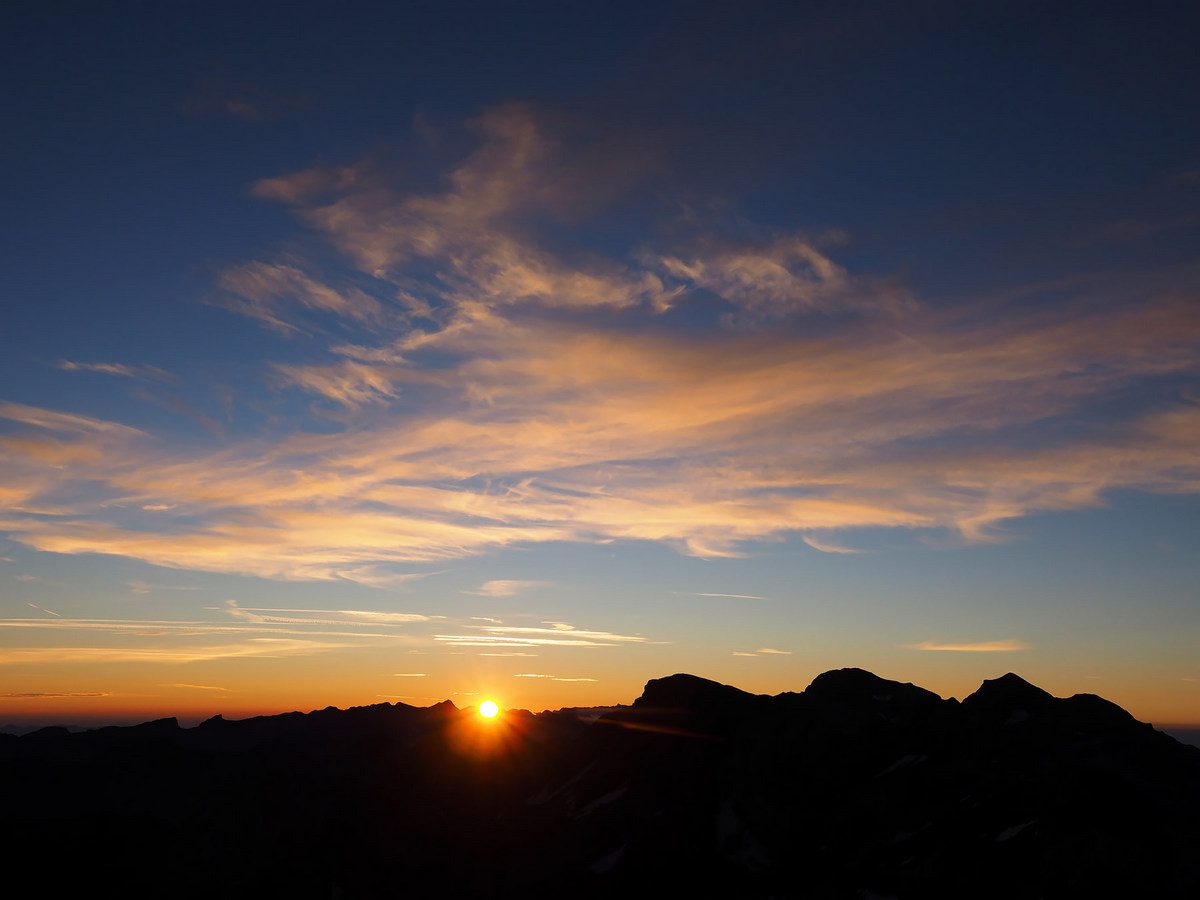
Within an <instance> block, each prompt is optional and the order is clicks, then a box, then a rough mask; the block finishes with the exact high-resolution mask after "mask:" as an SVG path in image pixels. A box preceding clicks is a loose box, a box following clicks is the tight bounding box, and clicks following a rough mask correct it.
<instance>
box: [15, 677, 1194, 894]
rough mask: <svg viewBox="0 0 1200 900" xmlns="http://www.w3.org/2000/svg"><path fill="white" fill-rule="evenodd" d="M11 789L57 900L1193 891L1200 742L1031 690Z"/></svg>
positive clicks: (382, 725) (49, 738)
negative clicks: (66, 897)
mask: <svg viewBox="0 0 1200 900" xmlns="http://www.w3.org/2000/svg"><path fill="white" fill-rule="evenodd" d="M0 784H2V785H3V787H4V797H5V800H6V803H5V815H4V816H3V826H2V837H3V840H4V846H5V847H6V848H7V849H8V852H9V858H10V859H12V860H14V861H23V860H33V859H43V858H46V856H47V854H50V855H51V856H52V857H54V858H57V859H61V860H62V861H63V864H62V865H60V866H54V867H51V868H46V869H44V870H39V872H38V878H39V881H40V882H41V883H42V884H43V885H44V889H45V890H49V891H50V892H51V893H52V894H55V895H58V894H66V893H72V894H78V895H80V896H88V895H91V894H96V893H100V892H101V891H103V892H105V893H108V892H110V891H112V890H118V891H120V892H121V893H124V894H126V895H128V896H159V895H171V896H184V897H207V896H220V897H243V896H244V897H249V896H280V895H288V896H294V897H345V898H351V897H402V896H403V897H431V896H439V897H441V896H455V897H459V896H463V897H510V896H514V897H523V896H563V895H568V894H569V895H571V896H577V897H604V896H618V895H623V894H628V895H633V896H644V895H651V894H655V893H658V894H662V895H665V896H682V895H689V894H690V895H697V896H729V897H899V898H906V897H963V896H971V897H1084V896H1134V895H1136V896H1157V897H1194V896H1200V854H1197V853H1196V848H1197V847H1200V749H1197V748H1195V747H1189V746H1185V745H1183V744H1180V743H1179V742H1177V741H1176V740H1174V739H1173V738H1171V737H1168V736H1167V735H1164V734H1162V733H1161V732H1158V731H1155V730H1154V729H1153V728H1152V727H1151V726H1149V725H1147V724H1144V723H1141V722H1138V721H1137V720H1136V719H1134V718H1133V717H1132V716H1130V715H1129V714H1128V713H1127V712H1125V711H1124V710H1123V709H1121V708H1120V707H1119V706H1116V705H1115V704H1112V703H1109V702H1108V701H1106V700H1103V699H1101V698H1099V697H1096V696H1093V695H1090V694H1080V695H1076V696H1074V697H1070V698H1065V699H1061V698H1056V697H1053V696H1051V695H1050V694H1048V693H1047V692H1045V691H1043V690H1041V689H1040V688H1038V687H1036V686H1034V685H1032V684H1030V683H1028V682H1027V681H1024V680H1023V679H1021V678H1020V677H1018V676H1017V675H1015V674H1011V673H1010V674H1007V675H1004V676H1003V677H1001V678H997V679H994V680H989V681H985V682H984V683H983V685H982V686H981V687H980V688H979V690H977V691H976V692H975V693H973V694H972V695H970V696H969V697H967V698H966V699H964V700H963V701H962V702H961V703H960V702H957V701H955V700H943V699H942V698H941V697H939V696H938V695H937V694H934V693H932V692H931V691H927V690H925V689H923V688H920V687H917V686H915V685H912V684H905V683H900V682H895V681H889V680H886V679H883V678H879V677H878V676H876V675H873V674H872V673H870V672H866V671H863V670H861V669H840V670H837V671H833V672H826V673H824V674H823V675H820V676H818V677H817V678H816V679H814V680H813V682H812V684H810V685H809V686H808V688H807V689H806V690H804V691H801V692H787V693H783V694H779V695H777V696H773V697H772V696H765V695H756V694H751V693H747V692H745V691H741V690H739V689H737V688H735V687H731V686H729V685H724V684H719V683H717V682H714V681H710V680H707V679H704V678H699V677H696V676H694V675H685V674H678V675H671V676H669V677H666V678H657V679H653V680H651V681H649V682H648V683H647V685H646V688H645V690H644V692H643V693H642V695H641V696H640V697H638V698H637V700H635V701H634V703H633V704H632V705H631V706H616V707H597V708H594V709H582V710H563V711H559V712H545V713H540V714H536V715H534V714H531V713H528V712H526V711H523V710H519V711H512V710H510V711H507V712H505V713H504V715H503V716H502V717H501V718H500V719H499V720H497V721H495V722H490V723H485V722H483V721H482V720H481V719H480V718H479V717H478V715H477V714H476V713H475V711H474V710H473V709H458V708H457V707H455V705H454V704H453V703H451V702H450V701H448V700H447V701H444V702H442V703H439V704H437V705H435V706H430V707H424V708H421V707H413V706H408V705H405V704H402V703H396V704H388V703H382V704H377V705H373V706H365V707H356V708H351V709H346V710H339V709H335V708H332V707H330V708H327V709H323V710H317V711H314V712H311V713H307V714H304V713H287V714H284V715H277V716H261V717H256V718H251V719H245V720H227V719H224V718H222V717H221V716H216V717H214V718H212V719H209V720H207V721H205V722H203V723H201V724H200V725H198V726H196V727H195V728H181V727H179V724H178V723H177V722H176V721H175V720H174V719H163V720H159V721H155V722H147V723H144V724H142V725H137V726H133V727H112V728H102V729H96V730H92V731H86V732H79V733H71V732H68V731H67V730H65V729H61V728H52V729H42V730H40V731H35V732H32V733H29V734H26V735H23V736H19V737H18V736H14V735H0Z"/></svg>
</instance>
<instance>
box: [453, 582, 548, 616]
mask: <svg viewBox="0 0 1200 900" xmlns="http://www.w3.org/2000/svg"><path fill="white" fill-rule="evenodd" d="M549 584H550V582H549V581H514V580H507V579H499V580H494V581H485V582H484V583H483V584H481V585H480V586H479V587H477V588H476V589H475V590H473V591H468V592H467V593H470V594H477V595H478V596H480V597H515V596H516V595H517V594H520V593H523V592H525V591H527V590H530V589H532V588H539V587H547V586H548V585H549ZM472 618H476V619H478V618H481V617H480V616H473V617H472ZM493 621H494V620H493Z"/></svg>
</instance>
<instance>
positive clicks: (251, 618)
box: [223, 600, 444, 626]
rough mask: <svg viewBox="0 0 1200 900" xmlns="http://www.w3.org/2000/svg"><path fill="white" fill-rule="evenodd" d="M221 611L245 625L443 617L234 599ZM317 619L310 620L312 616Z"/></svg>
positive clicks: (402, 621) (380, 622) (387, 621)
mask: <svg viewBox="0 0 1200 900" xmlns="http://www.w3.org/2000/svg"><path fill="white" fill-rule="evenodd" d="M223 609H224V610H225V612H227V613H229V615H231V616H233V617H234V618H236V619H244V620H246V621H248V622H263V623H278V624H283V625H347V624H351V625H353V624H359V623H362V624H371V625H394V626H402V625H411V624H413V623H416V622H433V621H435V620H437V619H442V618H444V617H443V616H428V615H425V614H424V613H401V612H380V611H377V610H368V609H295V608H290V607H282V608H281V607H256V606H240V605H238V602H237V601H236V600H226V601H225V603H224V604H223ZM314 614H315V615H316V616H317V618H312V616H313V615H314Z"/></svg>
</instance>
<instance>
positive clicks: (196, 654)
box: [0, 638, 346, 665]
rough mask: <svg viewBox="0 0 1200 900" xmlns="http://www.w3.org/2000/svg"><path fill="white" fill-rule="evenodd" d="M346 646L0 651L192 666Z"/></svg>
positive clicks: (25, 659) (24, 658)
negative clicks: (214, 661) (200, 663)
mask: <svg viewBox="0 0 1200 900" xmlns="http://www.w3.org/2000/svg"><path fill="white" fill-rule="evenodd" d="M345 646H346V645H345V644H344V643H336V642H329V641H313V640H298V639H294V638H292V639H289V638H250V639H248V640H247V641H245V642H243V643H237V644H216V645H210V646H205V647H147V648H116V647H23V648H8V647H6V648H3V649H0V665H42V664H52V663H53V664H58V663H66V664H86V665H98V664H103V663H162V664H175V663H192V662H204V661H206V660H214V659H235V658H258V659H273V658H277V657H282V656H307V655H310V654H313V653H324V652H328V651H331V650H339V649H344V648H345Z"/></svg>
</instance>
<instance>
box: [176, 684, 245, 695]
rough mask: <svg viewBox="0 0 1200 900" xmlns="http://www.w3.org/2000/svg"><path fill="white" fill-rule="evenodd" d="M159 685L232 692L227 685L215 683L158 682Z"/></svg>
mask: <svg viewBox="0 0 1200 900" xmlns="http://www.w3.org/2000/svg"><path fill="white" fill-rule="evenodd" d="M159 687H169V688H182V689H184V690H189V691H219V692H221V693H225V694H228V693H232V691H231V690H230V689H229V688H227V687H217V686H216V685H213V684H180V683H173V684H160V685H159Z"/></svg>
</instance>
